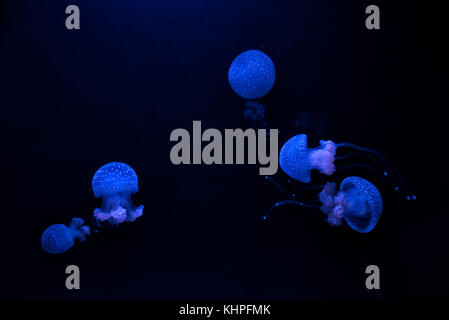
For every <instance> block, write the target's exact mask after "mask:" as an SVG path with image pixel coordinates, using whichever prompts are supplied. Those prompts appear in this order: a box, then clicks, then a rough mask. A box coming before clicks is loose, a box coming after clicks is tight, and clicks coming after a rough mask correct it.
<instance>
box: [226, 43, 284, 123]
mask: <svg viewBox="0 0 449 320" xmlns="http://www.w3.org/2000/svg"><path fill="white" fill-rule="evenodd" d="M275 80H276V71H275V68H274V64H273V61H271V59H270V57H268V56H267V55H266V54H265V53H263V52H262V51H259V50H248V51H245V52H243V53H241V54H239V55H238V56H237V57H236V58H235V59H234V61H233V62H232V64H231V67H230V68H229V72H228V81H229V84H230V85H231V88H232V90H234V92H235V93H236V94H237V95H239V96H240V97H242V98H244V99H247V100H248V101H247V102H246V105H245V107H246V108H245V110H244V113H243V114H244V117H245V119H247V120H250V121H251V122H253V123H261V124H263V125H264V126H265V107H264V106H263V105H262V104H260V103H258V102H257V101H254V100H255V99H259V98H261V97H263V96H265V95H266V94H267V93H268V92H269V91H270V90H271V88H273V86H274V83H275Z"/></svg>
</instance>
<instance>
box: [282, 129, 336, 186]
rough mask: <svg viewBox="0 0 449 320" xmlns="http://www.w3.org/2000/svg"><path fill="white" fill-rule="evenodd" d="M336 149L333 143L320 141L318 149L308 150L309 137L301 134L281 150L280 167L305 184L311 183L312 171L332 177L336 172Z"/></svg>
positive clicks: (291, 139)
mask: <svg viewBox="0 0 449 320" xmlns="http://www.w3.org/2000/svg"><path fill="white" fill-rule="evenodd" d="M335 152H336V147H335V144H334V143H333V142H332V141H324V140H321V141H320V146H319V147H317V148H308V145H307V135H305V134H299V135H296V136H294V137H293V138H290V139H289V140H288V141H287V142H286V143H285V144H284V145H283V146H282V148H281V151H280V154H279V165H280V166H281V169H282V170H283V171H284V172H285V173H286V174H287V175H289V176H290V177H291V178H293V179H295V180H298V181H300V182H303V183H309V182H310V181H311V177H310V171H311V170H312V169H317V170H319V171H320V172H321V173H324V174H326V175H331V174H332V173H334V171H335V166H334V159H335Z"/></svg>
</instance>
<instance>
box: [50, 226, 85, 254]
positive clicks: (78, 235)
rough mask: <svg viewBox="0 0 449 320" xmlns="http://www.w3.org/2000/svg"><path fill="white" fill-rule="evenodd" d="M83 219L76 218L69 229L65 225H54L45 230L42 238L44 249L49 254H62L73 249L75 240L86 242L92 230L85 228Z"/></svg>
mask: <svg viewBox="0 0 449 320" xmlns="http://www.w3.org/2000/svg"><path fill="white" fill-rule="evenodd" d="M83 223H84V221H83V219H81V218H74V219H72V222H71V223H70V225H69V226H68V227H67V226H65V225H63V224H54V225H51V226H50V227H48V228H47V229H45V231H44V232H43V233H42V236H41V246H42V249H44V250H45V251H47V252H48V253H53V254H60V253H64V252H66V251H67V250H69V249H70V248H71V247H73V245H74V243H75V239H79V240H81V241H84V240H85V236H86V235H88V234H90V229H89V227H87V226H83Z"/></svg>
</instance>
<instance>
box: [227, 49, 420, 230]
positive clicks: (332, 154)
mask: <svg viewBox="0 0 449 320" xmlns="http://www.w3.org/2000/svg"><path fill="white" fill-rule="evenodd" d="M275 73H276V72H275V67H274V64H273V61H272V60H271V59H270V57H268V55H266V54H265V53H263V52H261V51H259V50H248V51H245V52H243V53H241V54H239V55H238V56H237V57H236V58H235V59H234V61H233V62H232V64H231V66H230V68H229V72H228V81H229V84H230V86H231V88H232V89H233V91H234V92H235V93H236V94H237V95H239V96H240V97H242V98H244V99H246V108H245V110H244V112H243V116H244V118H245V119H247V120H249V121H250V122H251V123H252V124H262V125H263V126H265V125H266V119H265V107H264V106H263V105H262V104H260V103H259V102H258V101H257V99H259V98H261V97H263V96H265V95H266V94H267V93H268V92H269V91H270V90H271V89H272V88H273V86H274V83H275V79H276V74H275ZM337 148H338V149H346V150H350V152H349V153H346V154H343V155H338V156H337ZM354 157H359V158H364V159H366V160H367V161H368V163H361V162H353V163H351V164H349V165H346V166H338V165H337V164H336V162H338V161H340V162H342V161H347V159H349V160H350V159H352V158H354ZM279 162H280V167H281V169H282V170H283V171H284V172H285V173H286V174H287V175H288V176H289V177H290V178H292V179H293V180H294V181H296V182H300V183H302V184H303V185H302V186H301V187H300V189H299V191H300V193H302V194H308V193H310V192H313V193H315V195H316V196H317V197H315V200H314V201H312V202H310V201H300V200H297V199H298V197H300V196H301V194H298V193H293V192H288V191H287V190H286V189H285V188H283V187H282V186H281V185H280V184H279V183H278V182H276V181H275V180H274V179H273V178H271V177H267V179H268V180H269V181H271V182H273V183H274V184H275V185H276V187H278V188H279V189H280V190H281V191H282V192H283V193H284V194H285V195H286V196H287V197H288V199H287V200H283V201H279V202H277V203H276V204H275V205H273V206H272V207H271V208H270V210H269V211H268V213H267V214H266V215H265V216H264V219H267V218H268V217H269V216H270V214H271V213H272V211H273V209H275V208H276V207H279V206H282V205H297V206H300V207H306V208H311V209H315V210H316V211H317V212H318V213H320V216H321V217H322V218H324V220H325V221H327V222H328V223H329V224H330V225H331V226H341V225H342V221H343V220H344V221H346V223H347V224H348V225H349V226H350V227H351V228H352V229H353V230H355V231H358V232H361V233H367V232H370V231H371V230H373V228H374V227H375V226H376V224H377V222H378V220H379V218H380V216H381V214H382V208H383V201H382V197H381V194H380V192H379V190H378V189H377V187H376V186H375V185H374V184H373V183H371V182H370V181H368V180H366V179H364V178H361V177H355V176H350V177H347V178H345V179H343V181H342V182H341V183H340V188H339V189H338V188H337V186H336V183H329V182H328V183H327V184H326V185H324V186H323V185H308V186H306V185H305V184H309V183H310V182H311V170H314V169H315V170H318V171H319V172H321V173H322V174H325V175H327V176H330V175H332V174H333V173H334V172H335V171H336V170H341V171H345V170H348V169H351V168H354V167H362V168H364V169H366V170H369V171H370V172H371V173H374V175H376V176H378V177H380V178H381V179H382V180H383V181H385V182H388V183H389V184H391V185H392V187H393V189H394V190H395V191H398V192H401V193H403V194H404V195H405V197H406V199H407V200H414V199H416V196H415V195H414V194H413V193H412V192H411V190H410V188H409V187H408V186H407V184H406V183H405V181H404V179H403V178H402V177H401V175H400V173H399V171H398V170H397V169H396V168H395V166H393V165H392V164H391V163H390V162H389V161H388V160H387V159H386V158H385V156H383V155H382V154H381V153H379V152H378V151H376V150H373V149H369V148H364V147H360V146H357V145H355V144H353V143H349V142H343V143H338V144H336V143H334V142H332V141H324V140H321V141H320V146H318V147H316V148H309V147H308V144H307V135H306V134H299V135H296V136H294V137H292V138H291V139H289V140H288V141H287V142H286V143H285V144H284V145H283V147H282V148H281V151H280V155H279ZM373 165H375V166H376V167H373ZM376 168H377V169H376ZM289 183H292V181H291V180H289ZM317 190H318V191H319V192H318V191H317ZM296 191H298V189H296ZM314 202H319V204H317V203H314Z"/></svg>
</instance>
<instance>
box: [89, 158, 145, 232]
mask: <svg viewBox="0 0 449 320" xmlns="http://www.w3.org/2000/svg"><path fill="white" fill-rule="evenodd" d="M92 190H93V192H94V194H95V197H97V198H100V197H102V198H103V202H102V205H101V208H97V209H95V211H94V215H93V218H94V224H95V225H97V226H102V223H103V222H107V223H109V224H110V225H118V224H120V223H122V222H125V221H131V222H132V221H134V220H136V219H137V218H138V217H140V216H141V215H142V213H143V205H141V206H139V207H136V206H135V205H134V203H133V201H132V199H131V194H133V193H136V192H137V191H139V187H138V182H137V175H136V173H135V172H134V170H133V169H132V168H131V167H130V166H128V165H127V164H125V163H121V162H111V163H108V164H106V165H104V166H102V167H101V168H100V169H98V170H97V172H96V173H95V175H94V177H93V179H92Z"/></svg>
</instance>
